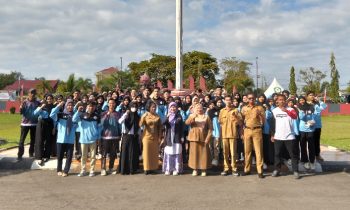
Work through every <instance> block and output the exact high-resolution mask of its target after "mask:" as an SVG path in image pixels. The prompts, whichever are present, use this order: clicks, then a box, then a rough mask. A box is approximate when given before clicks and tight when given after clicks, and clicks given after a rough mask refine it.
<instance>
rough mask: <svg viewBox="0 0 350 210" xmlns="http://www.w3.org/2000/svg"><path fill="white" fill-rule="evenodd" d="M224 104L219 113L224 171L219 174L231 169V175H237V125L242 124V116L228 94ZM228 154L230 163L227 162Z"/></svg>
mask: <svg viewBox="0 0 350 210" xmlns="http://www.w3.org/2000/svg"><path fill="white" fill-rule="evenodd" d="M225 104H226V107H225V108H223V109H221V111H220V114H219V123H220V125H221V137H222V143H223V153H224V171H223V172H222V173H221V175H222V176H226V175H228V173H229V171H230V170H232V175H233V176H239V173H238V170H237V164H236V160H237V139H238V129H239V126H241V125H242V117H241V114H240V113H239V111H238V109H236V108H234V107H233V106H232V98H231V97H230V96H226V97H225ZM230 154H231V163H230V162H229V156H230Z"/></svg>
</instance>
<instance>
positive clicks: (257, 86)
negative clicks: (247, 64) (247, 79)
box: [255, 57, 259, 91]
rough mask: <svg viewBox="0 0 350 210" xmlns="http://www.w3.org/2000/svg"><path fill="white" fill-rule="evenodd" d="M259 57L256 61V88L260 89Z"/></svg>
mask: <svg viewBox="0 0 350 210" xmlns="http://www.w3.org/2000/svg"><path fill="white" fill-rule="evenodd" d="M258 59H259V58H258V57H256V58H255V63H256V90H257V91H258V89H259V66H258Z"/></svg>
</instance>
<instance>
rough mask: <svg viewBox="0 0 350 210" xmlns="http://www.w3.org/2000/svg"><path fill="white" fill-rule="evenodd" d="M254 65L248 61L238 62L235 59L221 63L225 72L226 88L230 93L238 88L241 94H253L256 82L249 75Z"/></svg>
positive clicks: (226, 59) (225, 59) (227, 59)
mask: <svg viewBox="0 0 350 210" xmlns="http://www.w3.org/2000/svg"><path fill="white" fill-rule="evenodd" d="M251 65H252V64H251V63H249V62H246V61H241V60H237V59H236V58H235V57H231V58H224V59H222V61H221V63H220V67H221V69H222V70H223V71H224V81H223V83H224V87H225V89H226V90H227V91H228V92H231V91H232V88H233V86H236V88H237V91H238V92H240V93H245V92H248V91H249V92H251V91H252V90H253V87H254V81H253V79H252V77H251V76H250V75H249V72H250V66H251Z"/></svg>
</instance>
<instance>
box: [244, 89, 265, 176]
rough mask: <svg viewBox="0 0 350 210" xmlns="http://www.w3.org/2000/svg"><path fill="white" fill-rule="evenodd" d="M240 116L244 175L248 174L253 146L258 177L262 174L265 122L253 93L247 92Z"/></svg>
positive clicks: (263, 114)
mask: <svg viewBox="0 0 350 210" xmlns="http://www.w3.org/2000/svg"><path fill="white" fill-rule="evenodd" d="M241 112H242V117H243V122H244V137H243V139H244V153H245V166H244V175H249V174H250V169H251V161H252V150H253V146H254V150H255V155H256V169H257V171H258V177H259V178H264V175H263V163H264V160H263V150H262V148H263V144H262V126H263V123H264V122H265V111H264V108H263V107H262V106H258V105H255V96H254V94H248V104H247V105H246V106H244V107H243V108H242V111H241Z"/></svg>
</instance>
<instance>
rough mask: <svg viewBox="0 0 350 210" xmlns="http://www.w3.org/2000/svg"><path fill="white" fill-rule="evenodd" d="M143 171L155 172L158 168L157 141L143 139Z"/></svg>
mask: <svg viewBox="0 0 350 210" xmlns="http://www.w3.org/2000/svg"><path fill="white" fill-rule="evenodd" d="M142 143H143V150H142V157H143V170H145V171H149V170H157V169H158V168H159V160H158V154H159V144H158V140H149V139H143V141H142Z"/></svg>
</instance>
